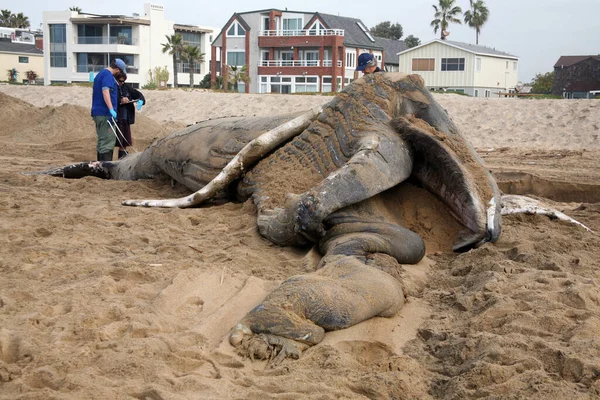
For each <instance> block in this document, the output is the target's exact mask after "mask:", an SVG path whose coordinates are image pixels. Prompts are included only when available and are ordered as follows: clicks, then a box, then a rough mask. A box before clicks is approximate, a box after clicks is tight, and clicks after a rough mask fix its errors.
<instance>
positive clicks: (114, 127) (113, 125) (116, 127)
mask: <svg viewBox="0 0 600 400" xmlns="http://www.w3.org/2000/svg"><path fill="white" fill-rule="evenodd" d="M108 125H109V126H110V129H112V131H113V133H114V134H115V137H116V138H117V142H119V147H121V148H122V149H123V150H124V151H125V154H127V155H128V154H129V152H128V151H127V149H126V147H127V146H129V147H131V148H132V149H133V151H135V152H136V153H137V150H136V149H135V147H133V145H132V144H131V143H129V141H128V140H127V139H126V138H125V135H123V132H121V129H120V128H119V125H117V121H115V119H114V118H112V117H111V118H110V119H109V120H108ZM117 132H119V133H118V134H117ZM119 135H120V136H121V137H119ZM121 139H123V141H121ZM123 142H125V143H123Z"/></svg>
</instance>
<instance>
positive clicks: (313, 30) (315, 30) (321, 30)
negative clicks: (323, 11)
mask: <svg viewBox="0 0 600 400" xmlns="http://www.w3.org/2000/svg"><path fill="white" fill-rule="evenodd" d="M308 34H309V35H311V36H316V35H324V34H325V27H324V26H323V24H322V23H321V21H315V23H314V24H312V26H311V27H310V28H308Z"/></svg>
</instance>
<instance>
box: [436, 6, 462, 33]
mask: <svg viewBox="0 0 600 400" xmlns="http://www.w3.org/2000/svg"><path fill="white" fill-rule="evenodd" d="M454 1H455V0H439V8H438V6H436V5H435V4H434V5H433V9H434V10H435V14H434V15H433V17H434V18H435V19H434V20H433V21H431V24H430V25H431V26H432V27H433V33H437V31H438V30H440V31H441V33H440V39H442V40H446V36H448V35H449V34H450V33H449V32H448V24H450V23H457V24H460V23H461V22H460V19H459V17H460V14H462V9H461V8H460V7H459V6H455V5H454Z"/></svg>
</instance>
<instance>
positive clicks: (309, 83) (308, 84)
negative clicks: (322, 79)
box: [294, 76, 317, 93]
mask: <svg viewBox="0 0 600 400" xmlns="http://www.w3.org/2000/svg"><path fill="white" fill-rule="evenodd" d="M295 83H296V85H295V90H294V93H309V92H310V93H314V92H316V91H317V77H316V76H309V77H304V76H298V77H296V78H295Z"/></svg>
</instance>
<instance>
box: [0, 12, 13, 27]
mask: <svg viewBox="0 0 600 400" xmlns="http://www.w3.org/2000/svg"><path fill="white" fill-rule="evenodd" d="M13 16H14V14H13V13H12V12H10V10H0V26H6V27H10V24H11V20H12V18H13Z"/></svg>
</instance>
